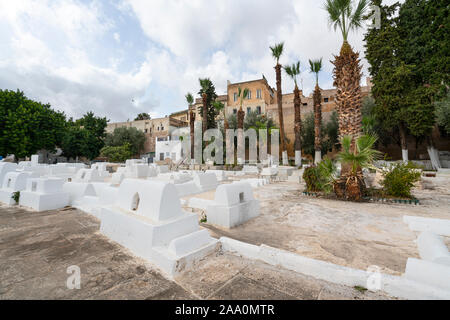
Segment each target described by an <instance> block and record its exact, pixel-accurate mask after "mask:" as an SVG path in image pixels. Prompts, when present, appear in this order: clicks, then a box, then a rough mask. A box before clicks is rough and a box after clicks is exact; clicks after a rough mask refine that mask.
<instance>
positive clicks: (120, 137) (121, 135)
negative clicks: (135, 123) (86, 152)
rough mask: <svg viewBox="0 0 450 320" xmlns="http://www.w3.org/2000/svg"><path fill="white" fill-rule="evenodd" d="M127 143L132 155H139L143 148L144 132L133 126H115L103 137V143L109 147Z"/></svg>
mask: <svg viewBox="0 0 450 320" xmlns="http://www.w3.org/2000/svg"><path fill="white" fill-rule="evenodd" d="M125 144H129V146H130V147H129V148H130V150H131V152H132V153H133V155H139V154H140V153H141V152H142V151H143V150H144V144H145V134H144V133H143V132H142V131H139V130H138V129H136V128H134V127H130V128H126V127H122V128H116V129H114V131H113V133H109V134H107V135H106V138H105V145H106V146H109V147H120V146H123V145H125Z"/></svg>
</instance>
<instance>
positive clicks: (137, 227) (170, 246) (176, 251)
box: [100, 179, 217, 276]
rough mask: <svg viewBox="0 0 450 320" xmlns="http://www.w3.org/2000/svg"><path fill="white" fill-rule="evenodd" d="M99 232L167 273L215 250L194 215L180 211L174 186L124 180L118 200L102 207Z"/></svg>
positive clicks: (171, 272) (214, 243)
mask: <svg viewBox="0 0 450 320" xmlns="http://www.w3.org/2000/svg"><path fill="white" fill-rule="evenodd" d="M100 219H101V225H100V231H101V232H102V233H103V234H105V235H106V236H108V237H109V238H111V239H112V240H114V241H116V242H118V243H119V244H121V245H123V246H124V247H126V248H128V249H129V250H131V251H132V252H133V253H134V254H136V255H138V256H140V257H142V258H144V259H147V260H149V261H151V262H152V263H154V264H155V265H156V266H158V267H159V268H160V269H161V270H162V271H163V272H165V273H166V274H167V275H169V276H173V275H175V274H176V273H178V272H180V271H182V270H183V269H185V268H187V267H188V266H189V265H190V264H191V263H193V262H194V261H195V260H197V259H201V258H203V257H204V256H205V255H207V254H209V253H210V252H213V251H215V250H216V245H217V240H216V239H213V238H212V237H211V236H210V235H209V233H208V231H207V230H205V229H199V226H198V217H197V215H196V214H191V213H187V212H185V211H182V209H181V205H180V199H179V197H178V195H177V191H176V189H175V186H174V185H173V184H170V183H165V182H160V181H150V180H137V179H125V180H124V181H123V182H122V184H121V185H120V187H119V193H118V199H117V200H116V202H115V203H114V204H113V205H110V206H104V207H102V209H101V216H100Z"/></svg>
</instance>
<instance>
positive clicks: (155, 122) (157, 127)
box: [106, 75, 372, 156]
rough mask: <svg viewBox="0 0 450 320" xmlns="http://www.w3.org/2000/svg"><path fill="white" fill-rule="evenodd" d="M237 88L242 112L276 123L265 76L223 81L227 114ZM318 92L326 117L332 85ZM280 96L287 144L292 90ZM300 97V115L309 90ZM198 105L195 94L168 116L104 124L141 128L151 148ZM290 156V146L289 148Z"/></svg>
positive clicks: (308, 105) (365, 91)
mask: <svg viewBox="0 0 450 320" xmlns="http://www.w3.org/2000/svg"><path fill="white" fill-rule="evenodd" d="M371 87H372V84H371V82H370V78H367V79H366V85H365V86H362V87H361V90H362V96H363V97H365V96H367V95H369V94H370V90H371ZM239 88H241V89H242V90H244V89H245V88H247V89H249V94H248V96H247V97H246V98H245V99H244V101H243V105H242V109H243V110H244V112H245V114H248V113H249V112H257V113H259V114H264V115H266V116H267V117H270V118H272V119H273V120H274V121H275V123H277V124H278V104H277V98H276V90H275V89H274V88H273V87H271V86H270V85H269V83H268V81H267V79H266V78H265V77H264V75H263V76H262V78H261V79H257V80H251V81H245V82H239V83H231V82H230V81H228V82H227V93H226V94H223V95H219V96H218V97H217V100H218V101H221V102H222V103H223V104H224V105H225V112H226V115H227V116H230V115H232V114H236V113H237V111H238V110H239V107H240V99H239V96H238V90H239ZM321 93H322V117H323V119H324V120H325V121H326V120H327V119H328V118H329V117H330V115H331V113H332V112H333V111H334V110H336V103H335V95H336V89H321ZM282 97H283V116H284V124H285V133H286V137H287V138H288V139H289V141H290V143H289V145H291V144H293V142H294V94H293V93H284V94H283V95H282ZM300 97H301V103H302V105H301V115H302V118H304V117H305V116H306V115H307V114H308V113H310V112H313V98H312V92H311V93H310V94H309V95H308V96H305V95H303V92H302V91H300ZM201 106H202V99H201V98H197V99H195V102H194V104H193V105H191V106H189V109H186V110H182V111H179V112H175V113H172V114H171V115H170V116H166V117H164V118H157V119H150V120H139V121H127V122H120V123H111V124H108V127H107V129H106V130H107V132H108V133H112V132H113V131H114V129H115V128H119V127H135V128H137V129H138V130H140V131H142V132H144V134H145V135H146V137H147V139H146V143H145V153H150V154H151V153H154V152H155V141H156V139H160V140H161V141H164V140H163V139H165V138H167V137H170V135H171V132H170V128H181V127H187V126H189V116H190V111H192V112H193V113H194V115H195V120H196V121H201V120H202V117H201V113H200V114H199V108H200V107H201ZM222 118H223V115H222V113H221V114H219V115H218V116H217V119H218V120H221V119H222ZM289 151H291V152H290V155H291V156H292V154H291V153H292V150H289Z"/></svg>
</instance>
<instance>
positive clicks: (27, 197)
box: [19, 178, 70, 211]
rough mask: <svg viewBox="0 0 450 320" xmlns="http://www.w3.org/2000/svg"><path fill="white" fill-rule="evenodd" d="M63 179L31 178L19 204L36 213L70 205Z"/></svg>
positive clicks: (22, 192) (21, 194) (21, 193)
mask: <svg viewBox="0 0 450 320" xmlns="http://www.w3.org/2000/svg"><path fill="white" fill-rule="evenodd" d="M63 185H64V180H63V179H61V178H30V179H28V180H27V186H26V189H25V190H23V191H21V192H20V200H19V204H20V205H21V206H24V207H29V208H32V209H34V210H36V211H45V210H54V209H59V208H63V207H65V206H67V205H69V200H70V197H69V194H68V193H67V192H64V191H63Z"/></svg>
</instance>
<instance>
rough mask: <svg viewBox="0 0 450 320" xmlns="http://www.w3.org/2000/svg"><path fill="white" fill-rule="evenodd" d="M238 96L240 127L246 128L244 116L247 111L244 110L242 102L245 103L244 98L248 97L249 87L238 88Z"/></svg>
mask: <svg viewBox="0 0 450 320" xmlns="http://www.w3.org/2000/svg"><path fill="white" fill-rule="evenodd" d="M238 97H239V104H240V107H239V111H238V116H237V118H238V120H237V121H238V129H244V117H245V112H244V110H242V104H243V103H244V99H245V98H246V97H248V88H245V89H244V90H242V89H241V87H239V88H238Z"/></svg>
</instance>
